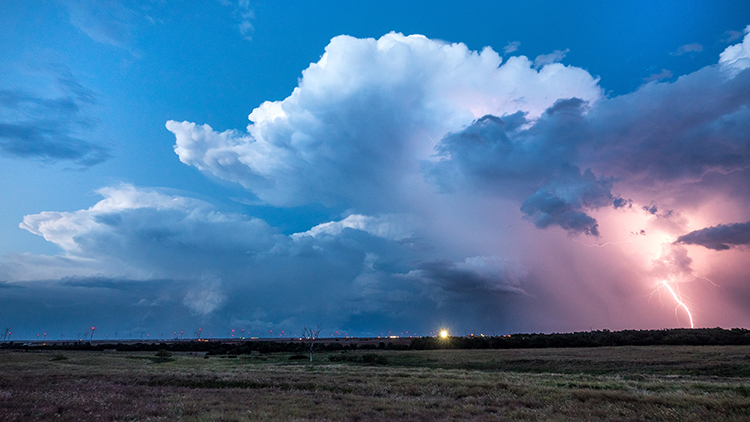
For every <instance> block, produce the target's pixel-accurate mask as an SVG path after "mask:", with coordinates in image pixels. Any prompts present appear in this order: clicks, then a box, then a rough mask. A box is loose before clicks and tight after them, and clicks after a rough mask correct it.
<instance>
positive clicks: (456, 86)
mask: <svg viewBox="0 0 750 422" xmlns="http://www.w3.org/2000/svg"><path fill="white" fill-rule="evenodd" d="M597 82H598V80H597V79H596V78H594V77H592V76H591V75H589V74H588V73H587V72H586V71H584V70H582V69H579V68H575V67H566V66H564V65H562V64H560V63H551V62H550V63H547V64H546V65H545V66H542V67H541V68H540V69H539V70H536V69H534V68H533V65H532V62H531V61H529V60H528V59H527V58H526V57H523V56H520V57H511V58H510V59H508V61H507V62H506V63H504V64H503V63H502V58H501V57H500V56H499V55H498V54H497V53H496V52H495V51H494V50H492V49H491V48H485V49H484V50H482V51H481V52H475V51H471V50H469V49H468V48H467V47H466V46H465V45H464V44H447V43H444V42H440V41H434V40H430V39H427V38H425V37H423V36H420V35H411V36H403V35H401V34H396V33H391V34H388V35H385V36H383V37H381V38H380V39H378V40H375V39H356V38H353V37H348V36H340V37H336V38H334V39H333V40H331V43H330V44H329V45H328V46H327V47H326V52H325V54H323V56H322V57H321V59H320V60H319V61H318V62H317V63H313V64H311V65H310V67H309V68H307V69H306V70H305V71H304V72H303V73H302V78H301V79H300V82H299V86H298V87H297V88H296V89H295V90H294V92H293V93H292V94H291V95H290V96H289V97H287V98H286V99H284V100H283V101H276V102H266V103H263V104H262V105H261V106H260V107H258V108H256V109H255V110H253V112H252V113H251V114H250V116H249V118H250V120H251V121H252V124H251V125H249V126H248V132H247V133H240V132H237V131H227V132H222V133H217V132H215V131H214V130H213V129H211V127H209V126H208V125H202V126H199V125H196V124H194V123H189V122H182V123H179V122H174V121H169V122H168V123H167V128H168V129H169V130H170V131H172V132H173V133H174V134H175V136H176V138H177V143H176V145H175V152H176V153H177V154H178V155H179V157H180V160H181V161H182V162H184V163H186V164H189V165H193V166H195V167H197V168H199V169H201V170H204V171H207V172H210V173H213V174H214V175H216V176H218V177H221V178H224V179H227V180H232V181H235V182H238V183H241V184H242V185H243V186H245V187H246V188H248V189H250V190H251V191H253V192H254V193H255V194H256V195H258V197H260V198H261V199H262V200H264V201H267V202H269V203H271V204H273V205H280V206H287V205H298V204H304V203H310V202H320V203H323V204H327V205H331V204H336V203H347V204H350V205H355V206H356V205H360V204H362V205H372V203H373V200H374V201H379V202H381V203H382V202H383V201H384V200H385V199H386V198H387V197H389V196H390V197H394V196H398V194H399V193H398V190H397V189H396V190H394V186H399V185H402V184H403V183H404V182H406V181H409V177H413V175H414V174H416V173H417V172H418V171H419V161H420V160H422V159H427V158H429V157H430V155H431V154H432V149H433V146H434V145H435V142H437V141H438V140H439V139H440V138H442V137H443V136H444V135H445V134H446V133H449V132H451V131H456V130H459V129H461V128H462V127H464V126H466V125H468V124H470V123H471V122H472V121H473V120H474V119H476V118H479V117H481V116H483V115H485V114H494V115H497V116H503V115H506V114H512V113H515V112H519V111H520V112H523V113H527V115H528V116H529V118H531V119H533V118H536V117H538V116H540V115H541V113H542V112H543V111H544V110H545V109H546V108H548V107H549V106H551V105H552V104H554V103H555V101H557V100H558V99H563V98H571V97H576V98H581V99H583V100H586V101H590V102H593V101H596V100H597V99H598V98H600V96H601V89H600V88H599V86H598V84H597Z"/></svg>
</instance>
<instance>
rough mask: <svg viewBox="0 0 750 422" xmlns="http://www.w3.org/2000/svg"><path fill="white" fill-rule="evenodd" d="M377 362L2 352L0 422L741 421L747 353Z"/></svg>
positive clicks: (745, 415) (481, 354) (493, 353)
mask: <svg viewBox="0 0 750 422" xmlns="http://www.w3.org/2000/svg"><path fill="white" fill-rule="evenodd" d="M382 353H383V354H384V355H385V356H386V357H387V358H388V360H389V361H390V362H391V364H390V365H387V366H366V365H361V364H353V363H329V362H327V360H326V359H325V356H324V355H322V354H321V355H316V359H319V361H318V362H317V363H316V364H314V365H309V364H307V363H304V362H303V363H300V362H294V363H290V362H289V361H287V360H286V356H285V355H277V356H268V357H267V360H266V361H262V360H259V359H217V358H211V359H203V358H202V357H194V356H193V357H191V356H185V355H178V356H174V358H173V359H174V360H172V361H170V362H161V363H158V362H156V361H154V360H152V359H151V355H149V354H134V353H116V352H111V353H106V352H65V353H64V354H63V355H64V357H65V358H67V359H65V358H63V357H61V356H60V355H61V354H60V353H59V352H54V353H46V352H45V353H34V352H29V353H23V352H3V353H0V420H2V421H34V420H38V421H48V420H60V421H94V420H99V421H146V420H149V421H167V420H169V421H171V420H184V421H267V420H282V421H308V420H321V421H322V420H325V421H373V420H404V421H443V420H445V421H453V420H479V421H482V420H611V421H632V420H649V421H673V420H680V421H705V420H712V421H720V420H726V421H743V420H745V421H746V420H750V385H749V384H748V379H747V378H745V377H741V376H739V375H742V374H745V373H746V372H745V371H747V370H748V366H749V365H750V357H749V356H750V347H744V346H726V347H642V348H637V347H632V348H631V347H627V348H599V349H541V350H482V351H478V350H477V351H473V350H463V351H461V350H438V351H420V352H382ZM508 368H509V369H512V371H508V370H507V369H508ZM729 370H732V371H734V373H724V372H726V371H729Z"/></svg>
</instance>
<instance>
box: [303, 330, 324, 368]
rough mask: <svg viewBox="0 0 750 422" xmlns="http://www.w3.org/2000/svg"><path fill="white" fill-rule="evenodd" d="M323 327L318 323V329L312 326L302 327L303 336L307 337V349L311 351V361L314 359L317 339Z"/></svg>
mask: <svg viewBox="0 0 750 422" xmlns="http://www.w3.org/2000/svg"><path fill="white" fill-rule="evenodd" d="M321 330H322V328H320V324H318V328H317V329H313V328H311V327H305V328H303V329H302V338H304V339H306V341H307V342H306V343H307V350H308V351H309V352H310V362H312V361H313V350H314V349H315V339H316V338H318V336H319V335H320V332H321Z"/></svg>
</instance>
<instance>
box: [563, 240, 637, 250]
mask: <svg viewBox="0 0 750 422" xmlns="http://www.w3.org/2000/svg"><path fill="white" fill-rule="evenodd" d="M573 241H575V242H578V243H580V244H581V245H583V246H586V247H589V248H603V247H605V246H611V245H622V244H624V243H632V242H633V241H632V240H624V241H622V242H604V243H584V242H581V241H580V240H578V239H573Z"/></svg>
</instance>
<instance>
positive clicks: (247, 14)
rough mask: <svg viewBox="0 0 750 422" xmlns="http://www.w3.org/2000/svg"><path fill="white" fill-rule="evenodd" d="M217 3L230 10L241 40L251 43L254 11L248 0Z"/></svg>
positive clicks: (253, 29)
mask: <svg viewBox="0 0 750 422" xmlns="http://www.w3.org/2000/svg"><path fill="white" fill-rule="evenodd" d="M219 2H220V3H221V4H222V5H224V6H228V7H231V8H232V14H233V15H234V18H235V19H236V20H237V29H238V30H239V32H240V34H241V35H242V37H243V38H245V39H246V40H248V41H252V39H253V32H254V31H255V27H253V21H254V20H255V10H254V9H253V7H252V5H251V4H250V0H219Z"/></svg>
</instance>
